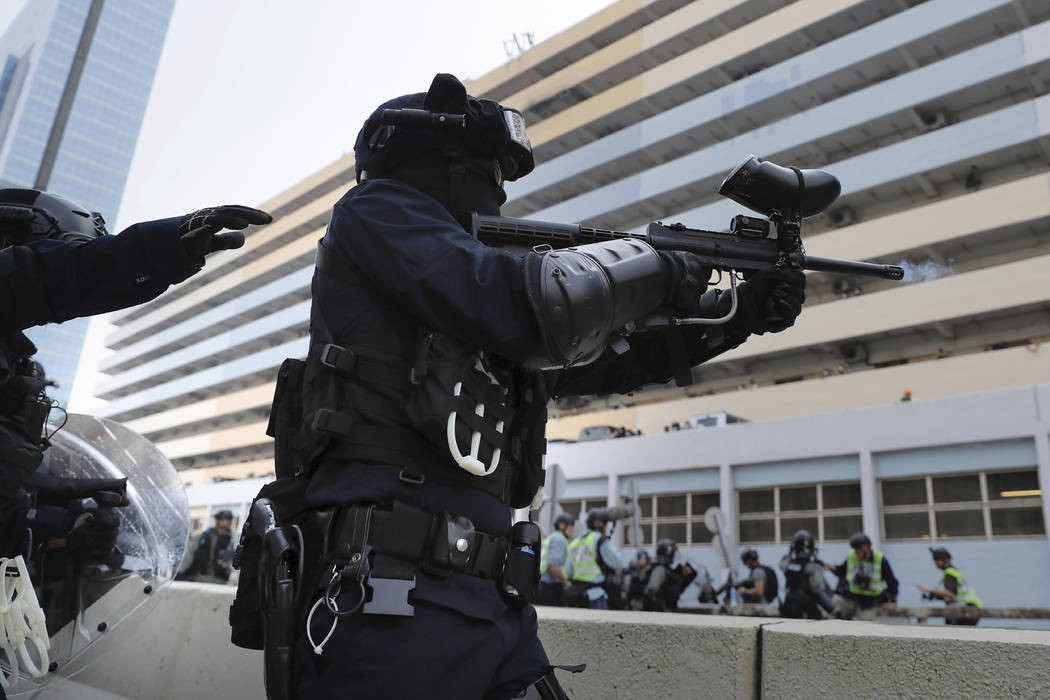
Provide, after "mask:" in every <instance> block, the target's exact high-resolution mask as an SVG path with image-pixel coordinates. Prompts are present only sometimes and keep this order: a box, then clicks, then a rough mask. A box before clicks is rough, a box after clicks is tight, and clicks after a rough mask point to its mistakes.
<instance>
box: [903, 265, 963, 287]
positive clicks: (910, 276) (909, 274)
mask: <svg viewBox="0 0 1050 700" xmlns="http://www.w3.org/2000/svg"><path fill="white" fill-rule="evenodd" d="M897 265H899V266H900V267H902V268H904V278H903V279H901V281H902V282H926V281H927V280H935V279H937V278H938V277H944V276H945V275H950V274H952V273H953V272H955V265H954V263H953V261H951V260H949V261H948V264H947V265H941V264H940V263H935V262H934V261H932V260H927V261H926V262H922V263H919V264H917V265H916V264H915V263H910V262H908V261H907V260H901V261H900V262H899V263H897Z"/></svg>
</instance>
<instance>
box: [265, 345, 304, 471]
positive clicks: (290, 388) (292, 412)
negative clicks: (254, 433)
mask: <svg viewBox="0 0 1050 700" xmlns="http://www.w3.org/2000/svg"><path fill="white" fill-rule="evenodd" d="M305 371H306V363H305V362H303V361H302V360H297V359H295V358H291V357H289V358H287V359H286V360H285V361H284V362H283V363H281V369H280V370H279V371H278V373H277V388H276V389H275V390H274V394H273V405H272V406H271V407H270V422H269V424H268V425H267V426H266V434H267V435H269V436H270V437H272V438H273V439H274V443H273V453H274V466H275V474H276V476H277V478H278V479H284V478H286V477H291V476H299V475H300V474H302V472H303V461H302V457H301V456H300V452H299V437H300V431H301V425H302V420H303V377H304V375H305Z"/></svg>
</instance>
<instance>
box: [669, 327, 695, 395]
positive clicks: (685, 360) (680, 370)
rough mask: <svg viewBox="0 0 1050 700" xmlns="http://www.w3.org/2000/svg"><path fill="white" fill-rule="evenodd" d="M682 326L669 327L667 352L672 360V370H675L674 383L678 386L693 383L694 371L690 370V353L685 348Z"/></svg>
mask: <svg viewBox="0 0 1050 700" xmlns="http://www.w3.org/2000/svg"><path fill="white" fill-rule="evenodd" d="M682 333H683V329H682V326H669V327H668V328H667V333H666V338H667V354H668V355H669V357H670V360H671V371H672V372H674V383H675V384H676V385H678V386H689V385H690V384H692V383H693V373H692V372H691V371H690V370H689V355H688V353H687V352H686V350H685V338H683V337H682Z"/></svg>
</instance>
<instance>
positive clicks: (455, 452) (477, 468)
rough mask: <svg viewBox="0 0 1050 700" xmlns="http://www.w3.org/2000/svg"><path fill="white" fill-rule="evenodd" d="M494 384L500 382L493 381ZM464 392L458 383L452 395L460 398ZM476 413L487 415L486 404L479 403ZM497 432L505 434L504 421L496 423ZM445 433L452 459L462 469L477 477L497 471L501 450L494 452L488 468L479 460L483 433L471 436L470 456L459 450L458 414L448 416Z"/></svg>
mask: <svg viewBox="0 0 1050 700" xmlns="http://www.w3.org/2000/svg"><path fill="white" fill-rule="evenodd" d="M492 383H493V384H498V382H496V381H493V382H492ZM462 390H463V382H456V386H454V387H453V388H452V395H453V396H459V395H460V392H461V391H462ZM474 413H476V414H477V415H479V416H484V415H485V404H483V403H479V404H477V405H476V406H475V407H474ZM496 432H497V433H502V432H503V421H497V422H496ZM445 433H446V435H447V437H448V451H449V452H450V453H451V454H452V459H454V460H456V464H458V465H459V466H460V467H461V468H462V469H464V470H466V471H468V472H470V473H471V474H473V475H475V476H488V475H489V474H491V473H492V472H494V471H496V467H497V466H498V465H499V458H500V453H501V450H500V448H498V447H496V448H494V449H493V450H492V459H491V460H490V461H489V464H488V466H486V465H485V463H484V462H482V461H481V460H480V459H478V453H479V452H480V451H481V433H480V432H478V431H477V430H475V431H473V432H472V433H471V436H470V454H469V455H464V454H463V453H462V452H460V450H459V444H458V443H457V442H456V412H455V411H452V412H451V413H449V414H448V423H447V426H446V430H445Z"/></svg>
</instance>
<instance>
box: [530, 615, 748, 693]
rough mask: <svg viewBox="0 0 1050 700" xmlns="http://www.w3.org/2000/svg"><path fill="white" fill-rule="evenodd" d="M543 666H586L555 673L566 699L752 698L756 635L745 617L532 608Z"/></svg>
mask: <svg viewBox="0 0 1050 700" xmlns="http://www.w3.org/2000/svg"><path fill="white" fill-rule="evenodd" d="M537 610H538V612H539V619H540V640H541V641H542V642H543V646H544V648H545V649H546V650H547V656H548V658H550V660H551V663H555V664H566V665H571V664H576V663H586V664H587V670H586V671H584V672H583V673H579V674H568V673H562V672H559V674H558V678H559V680H560V681H561V682H562V685H563V686H564V688H565V690H566V692H567V693H568V694H569V695H570V697H572V698H574V699H579V698H595V699H596V700H597V699H603V700H604V699H609V700H612V699H613V698H625V699H626V698H646V699H649V698H660V699H664V698H676V699H677V698H691V697H707V698H752V697H755V693H756V691H757V689H758V688H757V684H756V680H757V678H756V672H757V670H758V631H759V627H760V625H762V624H764V623H765V622H768V621H766V620H761V619H758V618H748V617H701V616H699V615H683V614H668V613H646V612H607V611H602V610H577V609H572V608H543V607H541V608H537Z"/></svg>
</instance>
